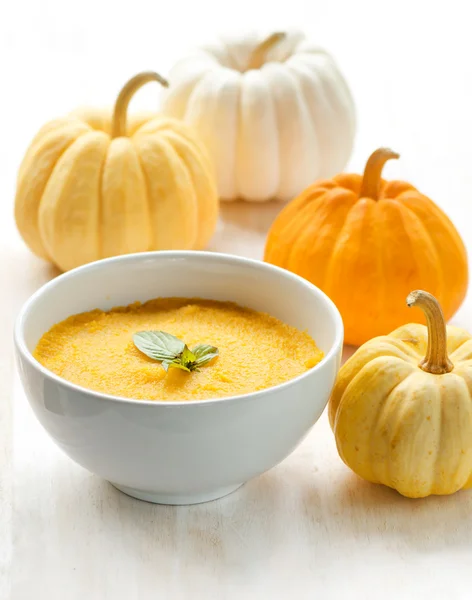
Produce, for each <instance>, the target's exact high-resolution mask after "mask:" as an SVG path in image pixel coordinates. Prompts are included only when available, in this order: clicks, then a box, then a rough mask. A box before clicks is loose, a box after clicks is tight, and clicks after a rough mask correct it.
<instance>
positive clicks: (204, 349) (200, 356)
mask: <svg viewBox="0 0 472 600" xmlns="http://www.w3.org/2000/svg"><path fill="white" fill-rule="evenodd" d="M192 352H193V353H194V355H195V357H196V359H195V366H196V367H201V366H203V365H206V364H207V363H209V362H210V361H211V360H213V359H214V358H216V357H217V356H218V354H219V351H218V348H215V346H209V345H208V344H198V346H195V348H192Z"/></svg>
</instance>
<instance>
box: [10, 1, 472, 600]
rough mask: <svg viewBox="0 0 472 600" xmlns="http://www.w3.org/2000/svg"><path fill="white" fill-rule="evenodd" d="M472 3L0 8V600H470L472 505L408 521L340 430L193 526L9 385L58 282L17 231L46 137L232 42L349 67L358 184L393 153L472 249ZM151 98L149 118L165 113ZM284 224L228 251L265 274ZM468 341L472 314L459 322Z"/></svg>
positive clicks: (234, 239)
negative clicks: (29, 316) (357, 472)
mask: <svg viewBox="0 0 472 600" xmlns="http://www.w3.org/2000/svg"><path fill="white" fill-rule="evenodd" d="M469 11H470V3H469V2H467V1H466V0H463V1H461V0H452V1H448V2H437V1H434V0H430V1H427V0H424V1H418V0H416V1H415V0H397V1H396V2H385V1H382V0H371V1H368V0H356V1H355V2H354V1H349V0H344V1H342V0H320V1H319V2H315V1H314V0H309V1H308V0H307V1H306V2H301V1H297V0H290V1H289V2H282V1H279V2H276V1H271V2H258V1H257V0H252V1H238V2H233V3H230V2H226V1H225V0H213V1H211V0H199V1H190V0H189V1H188V2H184V1H181V0H174V1H172V2H161V1H159V0H154V1H143V0H130V1H128V2H118V1H115V2H112V1H111V0H109V1H101V0H94V1H91V0H82V1H80V2H71V1H67V0H62V1H61V0H37V1H33V0H31V1H27V0H16V1H15V0H10V1H7V0H3V2H2V3H1V4H0V65H1V71H0V124H1V128H0V136H1V137H0V228H1V231H0V283H1V288H0V289H1V292H0V308H1V310H0V315H1V316H0V319H1V321H0V331H1V355H0V369H1V373H0V376H1V377H0V382H1V383H0V392H1V396H0V469H1V470H0V598H1V599H2V600H3V599H4V598H5V599H11V600H23V599H25V600H26V599H28V600H29V599H32V598H41V599H43V598H44V599H52V600H56V599H57V600H59V599H60V600H62V599H70V600H79V599H82V598H88V599H89V600H107V599H108V598H110V599H111V598H113V599H114V600H115V599H116V600H121V598H127V599H130V600H131V599H132V600H138V599H139V600H148V599H159V600H160V599H165V600H167V599H172V600H174V599H176V600H180V599H181V598H183V599H187V598H198V599H199V598H205V599H210V600H211V599H213V598H214V599H216V600H226V599H229V600H233V599H234V598H244V599H248V600H251V599H253V598H254V599H259V598H264V599H265V598H271V599H276V600H277V599H279V598H280V599H281V598H287V597H289V596H290V597H292V598H294V599H297V600H299V599H300V600H304V599H305V598H306V599H308V598H310V599H312V598H320V599H322V600H331V599H337V598H341V599H342V598H353V599H354V600H357V599H359V600H360V599H363V600H364V599H366V600H370V599H371V598H372V599H374V598H375V599H377V598H384V599H387V600H389V599H397V598H405V599H410V598H412V599H413V598H415V600H417V599H423V598H428V600H433V599H438V600H439V599H444V598H447V599H450V600H456V599H460V600H462V599H466V598H470V597H471V594H472V592H471V590H472V492H468V493H467V492H462V493H459V494H456V495H455V496H452V497H448V498H430V499H426V500H420V501H408V500H405V499H403V498H401V497H399V496H398V495H397V494H395V493H394V492H392V491H390V490H387V489H383V488H380V487H375V486H370V485H368V484H365V483H363V482H361V481H359V480H358V479H357V478H355V477H354V476H353V475H352V474H350V473H349V471H348V470H347V469H346V467H344V465H343V464H342V463H341V461H340V459H339V458H338V456H337V454H336V449H335V446H334V441H333V439H332V436H331V433H330V431H329V428H328V425H327V422H326V419H325V418H324V417H323V418H322V419H321V420H320V422H319V423H317V425H316V426H315V428H314V429H313V431H312V433H311V434H310V436H309V438H308V439H307V440H306V441H305V442H304V443H303V444H302V446H301V447H300V448H299V449H298V450H297V451H296V452H295V453H294V454H293V455H292V456H291V457H290V458H289V459H287V460H286V461H285V462H284V463H283V464H282V465H280V466H279V467H277V468H276V469H274V470H273V471H271V472H270V473H268V474H266V475H265V476H263V477H261V478H259V479H258V480H256V481H253V482H250V483H249V484H247V485H246V486H245V487H244V488H242V489H241V490H240V491H239V492H237V493H236V494H234V495H232V496H230V497H228V498H226V499H224V500H221V501H218V502H214V503H210V504H207V505H202V506H195V507H181V508H171V507H159V506H153V505H149V504H145V503H140V502H138V501H135V500H132V499H130V498H128V497H125V496H123V495H121V494H120V493H119V492H117V491H115V490H114V489H112V488H111V486H109V485H108V484H106V483H105V482H102V481H100V480H99V479H98V478H96V477H94V476H92V475H90V474H88V473H87V472H85V471H83V470H82V469H80V468H79V467H77V466H75V465H74V464H73V463H72V462H71V461H69V460H68V459H67V458H66V457H64V456H63V455H62V454H61V453H60V452H59V450H57V449H56V448H55V447H54V446H53V445H52V443H51V442H50V441H49V439H48V438H47V437H46V434H45V433H44V432H43V431H42V430H41V429H40V427H39V425H37V424H36V421H35V420H34V417H33V416H32V414H31V412H30V410H29V408H28V406H27V405H26V401H25V399H24V397H23V394H22V391H21V388H20V386H19V383H18V380H17V378H16V376H15V375H14V367H13V358H12V352H11V343H10V338H11V329H12V323H13V319H14V316H15V315H16V313H17V312H18V310H19V307H20V305H21V303H22V302H23V301H24V300H25V299H26V298H27V297H28V296H29V295H30V294H31V293H32V292H33V291H34V290H35V289H37V287H39V285H41V284H42V283H43V282H45V281H46V280H47V279H48V278H50V277H52V276H53V275H55V274H56V273H55V271H54V270H53V269H52V268H51V267H49V266H48V265H46V264H45V263H43V262H42V261H40V260H39V259H36V258H35V257H33V256H31V254H30V253H29V251H28V250H27V249H26V248H25V247H24V245H23V243H22V242H21V240H20V239H19V237H18V235H17V234H16V231H15V228H14V225H13V220H12V206H13V197H14V188H15V176H16V170H17V168H18V164H19V162H20V160H21V158H22V155H23V153H24V151H25V150H26V147H27V145H28V143H29V141H30V139H31V137H32V136H33V134H34V133H35V131H36V130H37V129H38V128H39V127H40V126H41V125H42V124H43V123H44V122H45V121H47V120H48V119H50V118H53V117H56V116H59V115H61V114H63V113H66V112H68V111H69V110H71V109H73V108H74V107H76V106H77V105H81V104H110V103H111V102H112V100H113V96H114V94H115V93H116V92H117V90H118V89H119V88H120V86H121V85H122V83H123V82H124V81H125V80H126V79H127V78H128V77H129V76H131V75H132V74H134V73H135V72H137V71H141V70H146V69H154V70H158V71H159V72H160V73H161V74H163V75H164V76H165V75H166V74H167V73H168V71H169V68H170V67H171V65H172V64H173V62H174V61H175V60H176V59H177V58H178V57H180V56H181V55H182V54H183V53H184V52H185V51H186V50H187V49H188V48H189V47H191V46H193V45H194V44H198V43H202V42H203V43H204V42H206V41H208V40H209V39H211V38H212V37H213V36H214V35H215V34H217V33H224V32H229V31H242V32H244V31H245V30H247V29H260V30H262V31H263V32H271V31H274V30H284V29H287V28H292V27H295V28H302V29H304V30H305V31H306V32H307V33H309V34H310V36H311V37H312V38H313V40H315V41H317V42H319V43H320V44H322V45H324V46H326V47H327V48H328V49H329V50H331V52H332V53H333V54H334V55H335V57H336V58H337V60H338V62H339V65H340V67H341V69H342V70H343V72H344V73H345V75H346V77H347V79H348V81H349V83H350V85H351V87H352V91H353V94H354V97H355V100H356V103H357V108H358V137H357V140H356V146H355V151H354V153H353V156H352V160H351V163H350V165H349V168H351V169H353V170H360V169H361V168H362V166H363V162H364V160H365V159H366V157H367V155H368V154H369V153H370V152H371V151H372V150H373V149H374V148H375V147H377V146H379V145H387V146H390V147H392V148H394V149H395V150H397V151H398V152H400V154H401V159H400V161H395V162H394V163H389V165H388V167H387V169H388V170H387V173H386V176H387V177H399V178H404V179H408V180H411V181H412V182H413V183H414V184H416V185H417V187H418V188H419V189H420V190H421V191H423V192H424V193H426V194H427V195H429V196H430V197H432V198H433V199H434V200H435V201H436V202H437V203H438V204H439V205H440V206H441V207H443V208H444V209H445V210H446V212H447V213H448V214H449V215H450V217H451V218H452V219H453V221H454V222H455V223H456V225H457V227H458V229H459V230H460V232H461V234H462V235H463V236H464V239H465V241H466V244H467V245H468V248H469V252H470V250H471V247H472V242H471V234H472V220H471V216H472V145H471V139H472V35H471V20H470V17H469V16H468V12H469ZM157 98H158V92H157V91H156V89H154V88H153V86H151V85H150V86H148V89H146V90H143V91H142V92H140V93H139V97H138V98H137V99H136V106H138V105H141V106H147V107H152V106H154V105H155V104H156V102H157ZM277 210H278V209H277V207H274V206H270V205H269V206H262V207H248V206H240V205H237V206H231V207H229V208H226V209H224V210H223V215H222V222H221V224H220V228H219V231H218V232H217V235H216V237H215V240H214V242H213V244H212V248H213V249H215V250H225V251H232V252H235V253H239V254H243V255H246V256H253V257H256V258H260V256H261V252H262V247H263V242H264V237H265V234H266V231H267V227H268V226H269V224H270V222H271V220H272V218H273V216H274V214H275V212H276V211H277ZM454 323H456V324H460V325H462V326H464V327H467V328H470V329H472V299H471V298H470V297H469V298H468V300H466V303H465V305H464V307H463V308H462V309H461V311H460V312H459V313H458V315H457V316H456V317H455V318H454Z"/></svg>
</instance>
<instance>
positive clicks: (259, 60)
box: [247, 31, 285, 71]
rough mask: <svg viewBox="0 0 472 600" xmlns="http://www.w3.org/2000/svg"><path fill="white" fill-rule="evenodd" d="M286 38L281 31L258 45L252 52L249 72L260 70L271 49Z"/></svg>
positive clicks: (248, 67)
mask: <svg viewBox="0 0 472 600" xmlns="http://www.w3.org/2000/svg"><path fill="white" fill-rule="evenodd" d="M284 38H285V33H282V32H281V31H279V32H277V33H273V34H272V35H269V37H268V38H266V39H265V40H264V41H262V42H261V43H260V44H258V45H257V46H256V47H255V48H254V50H253V51H252V54H251V56H250V57H249V62H248V66H247V71H250V70H251V69H260V68H261V67H262V65H263V64H264V62H265V60H266V55H267V52H269V50H270V49H271V48H273V47H274V46H275V45H276V44H278V43H279V42H280V41H282V40H283V39H284Z"/></svg>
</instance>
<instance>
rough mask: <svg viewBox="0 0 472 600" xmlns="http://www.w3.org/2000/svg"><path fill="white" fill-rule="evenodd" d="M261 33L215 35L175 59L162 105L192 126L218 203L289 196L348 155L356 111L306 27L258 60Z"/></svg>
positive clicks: (332, 170) (333, 170)
mask: <svg viewBox="0 0 472 600" xmlns="http://www.w3.org/2000/svg"><path fill="white" fill-rule="evenodd" d="M263 40H264V37H261V36H259V35H247V34H245V35H244V36H240V37H238V36H236V37H226V38H222V39H219V40H218V41H217V42H215V43H214V44H212V45H209V46H206V47H204V48H199V49H197V50H195V51H193V52H191V53H190V54H189V55H187V56H185V57H183V58H182V59H181V60H179V61H178V62H177V64H176V65H175V66H174V67H173V68H172V70H171V72H170V76H169V79H170V83H171V85H170V86H169V89H168V91H167V92H166V93H165V96H164V102H163V106H162V110H163V112H164V113H165V114H167V115H169V116H172V117H176V118H178V119H182V120H184V121H185V122H186V123H188V124H189V125H191V126H192V127H194V128H195V130H196V131H198V134H199V136H200V138H201V139H202V140H203V142H204V143H205V146H206V147H207V148H208V150H209V153H210V156H211V157H212V159H213V161H214V163H215V165H216V173H217V180H218V188H219V195H220V197H221V198H222V199H224V200H236V199H244V200H248V201H253V202H263V201H268V200H271V199H273V198H277V199H279V200H284V201H285V200H290V199H292V198H293V197H294V196H295V195H296V194H299V193H300V192H301V191H302V190H303V189H305V187H306V186H307V185H309V184H311V183H312V182H313V181H315V179H318V178H320V177H331V176H332V175H335V174H336V173H338V172H339V171H341V170H342V169H343V168H344V166H345V165H346V163H347V161H348V159H349V156H350V154H351V150H352V146H353V141H354V135H355V128H356V124H355V109H354V102H353V99H352V96H351V93H350V90H349V88H348V85H347V83H346V81H345V79H344V77H343V75H342V73H341V72H340V70H339V68H338V66H337V64H336V62H335V60H334V59H333V57H332V56H331V55H330V54H329V53H328V52H326V51H325V50H323V49H322V48H320V47H318V46H316V45H314V44H312V43H311V42H310V41H309V40H307V39H306V38H305V36H304V34H303V33H301V32H298V31H292V32H290V33H287V34H286V35H285V36H283V39H282V40H280V41H278V42H277V43H276V44H274V45H273V46H272V47H270V48H269V49H268V51H267V52H266V53H265V55H264V56H263V58H262V60H260V61H259V62H258V64H252V60H251V57H252V56H253V55H254V52H255V51H257V48H258V46H260V44H261V42H263Z"/></svg>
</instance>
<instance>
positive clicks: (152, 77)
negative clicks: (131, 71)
mask: <svg viewBox="0 0 472 600" xmlns="http://www.w3.org/2000/svg"><path fill="white" fill-rule="evenodd" d="M150 81H157V82H158V83H160V84H161V85H163V86H164V87H169V84H168V82H167V81H166V80H165V79H164V78H163V77H161V76H160V75H159V74H158V73H154V72H153V71H146V72H144V73H138V75H135V76H134V77H133V78H132V79H130V80H129V81H128V83H125V85H124V86H123V88H122V89H121V92H120V93H119V94H118V98H117V99H116V102H115V109H114V111H113V118H112V127H111V136H112V137H113V138H116V137H122V136H125V135H126V117H127V112H128V105H129V103H130V101H131V98H132V97H133V96H134V94H135V93H136V92H137V91H138V90H139V88H140V87H142V86H143V85H144V84H145V83H149V82H150Z"/></svg>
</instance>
